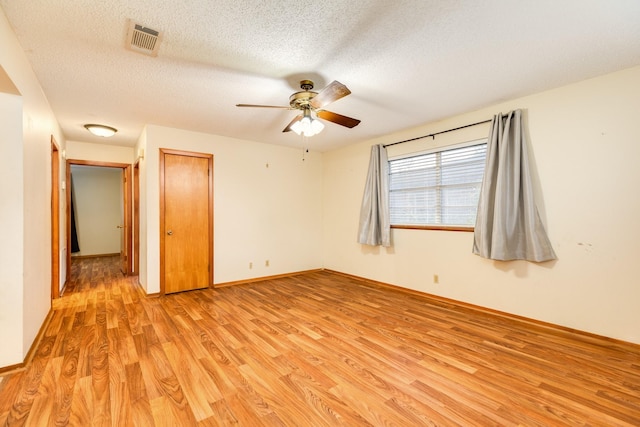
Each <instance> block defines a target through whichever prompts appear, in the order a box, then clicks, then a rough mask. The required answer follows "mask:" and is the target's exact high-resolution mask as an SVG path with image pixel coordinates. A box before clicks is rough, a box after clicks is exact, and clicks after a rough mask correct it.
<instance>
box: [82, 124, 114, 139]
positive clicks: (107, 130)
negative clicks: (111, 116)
mask: <svg viewBox="0 0 640 427" xmlns="http://www.w3.org/2000/svg"><path fill="white" fill-rule="evenodd" d="M84 127H85V129H87V130H88V131H89V132H91V133H92V134H94V135H95V136H101V137H103V138H108V137H110V136H113V135H115V133H116V132H118V129H116V128H112V127H111V126H105V125H95V124H88V125H84Z"/></svg>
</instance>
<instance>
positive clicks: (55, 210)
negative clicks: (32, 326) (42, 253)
mask: <svg viewBox="0 0 640 427" xmlns="http://www.w3.org/2000/svg"><path fill="white" fill-rule="evenodd" d="M56 298H60V148H58V144H56V140H55V138H54V137H53V135H51V299H52V300H54V299H56Z"/></svg>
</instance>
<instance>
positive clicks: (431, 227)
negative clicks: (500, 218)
mask: <svg viewBox="0 0 640 427" xmlns="http://www.w3.org/2000/svg"><path fill="white" fill-rule="evenodd" d="M391 228H398V229H402V230H440V231H466V232H473V230H474V227H464V226H459V225H455V226H451V225H392V226H391Z"/></svg>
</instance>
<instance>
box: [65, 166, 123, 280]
mask: <svg viewBox="0 0 640 427" xmlns="http://www.w3.org/2000/svg"><path fill="white" fill-rule="evenodd" d="M66 163H67V170H66V178H65V179H66V182H67V191H66V202H67V209H66V211H67V212H66V217H67V218H66V219H67V240H66V241H67V279H66V280H67V281H68V280H69V276H70V274H71V186H70V185H69V183H70V182H71V166H72V165H82V166H99V167H107V168H118V169H122V174H123V176H124V180H125V184H126V185H125V186H124V189H123V190H124V191H123V192H122V197H123V204H122V206H123V209H124V222H125V233H124V237H125V238H124V240H125V243H124V246H125V248H126V250H127V263H126V268H125V270H126V271H124V272H123V273H124V274H125V275H127V276H128V275H130V274H131V258H132V257H131V232H132V230H131V164H129V163H115V162H100V161H96V160H77V159H67V162H66Z"/></svg>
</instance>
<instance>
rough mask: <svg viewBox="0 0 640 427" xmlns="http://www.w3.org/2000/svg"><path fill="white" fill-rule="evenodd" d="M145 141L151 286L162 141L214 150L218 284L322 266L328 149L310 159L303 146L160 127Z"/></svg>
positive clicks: (146, 254) (145, 255) (152, 287)
mask: <svg viewBox="0 0 640 427" xmlns="http://www.w3.org/2000/svg"><path fill="white" fill-rule="evenodd" d="M138 148H144V149H145V158H144V161H143V165H141V175H145V178H144V183H143V188H142V193H144V194H143V195H142V196H141V212H142V213H141V229H142V230H141V240H143V241H144V243H143V244H141V251H140V252H141V253H140V259H141V264H144V267H142V266H141V269H140V281H141V283H142V284H143V286H145V287H146V289H147V292H148V293H155V292H158V291H159V289H160V288H159V286H160V285H159V284H160V278H159V257H160V253H159V246H160V241H159V229H160V222H159V221H160V216H159V203H160V199H159V187H160V186H159V149H160V148H173V149H179V150H185V151H194V152H200V153H212V154H213V155H214V166H213V170H214V172H213V176H214V196H213V197H214V274H213V276H214V283H225V282H230V281H236V280H243V279H249V278H253V277H262V276H271V275H276V274H283V273H290V272H296V271H303V270H309V269H315V268H320V267H322V257H321V245H320V241H321V237H322V235H321V233H322V206H321V203H322V200H321V194H322V163H321V162H322V156H321V154H318V153H307V155H306V156H305V160H304V161H303V160H302V150H301V149H300V150H298V149H294V148H289V147H282V146H275V145H268V144H261V143H257V142H251V141H243V140H238V139H233V138H226V137H222V136H215V135H208V134H203V133H198V132H190V131H185V130H179V129H172V128H166V127H160V126H147V128H146V131H145V133H144V134H143V137H142V138H141V140H140V141H139V147H138ZM266 260H269V266H268V267H267V266H265V261H266ZM250 262H252V263H253V268H251V269H250V268H249V263H250Z"/></svg>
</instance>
